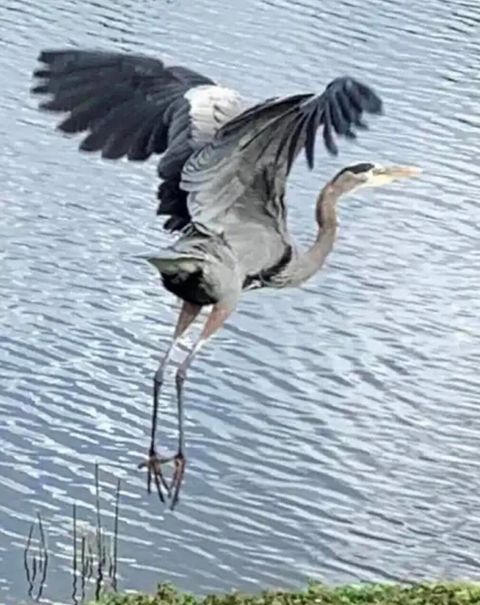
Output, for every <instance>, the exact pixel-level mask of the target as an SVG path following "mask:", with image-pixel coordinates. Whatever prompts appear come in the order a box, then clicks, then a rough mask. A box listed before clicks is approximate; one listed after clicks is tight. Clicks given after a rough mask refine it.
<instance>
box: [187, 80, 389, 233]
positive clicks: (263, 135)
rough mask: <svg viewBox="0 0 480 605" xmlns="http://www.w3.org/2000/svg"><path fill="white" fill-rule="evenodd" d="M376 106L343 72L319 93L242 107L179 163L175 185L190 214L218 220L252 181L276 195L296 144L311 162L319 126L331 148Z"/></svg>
mask: <svg viewBox="0 0 480 605" xmlns="http://www.w3.org/2000/svg"><path fill="white" fill-rule="evenodd" d="M381 111H382V102H381V99H380V98H379V97H378V96H377V94H376V93H375V92H374V91H373V90H372V89H371V88H369V87H368V86H366V85H365V84H363V83H361V82H358V81H357V80H354V79H353V78H348V77H343V78H337V79H335V80H333V81H332V82H331V83H330V84H329V85H328V86H327V87H326V89H325V90H324V92H323V93H322V94H321V95H314V94H302V95H294V96H290V97H287V98H284V99H272V100H268V101H266V102H264V103H261V104H259V105H256V106H255V107H252V108H251V109H248V110H246V111H245V112H243V113H241V114H240V115H239V116H237V117H235V118H233V119H232V120H230V121H229V122H227V123H226V124H225V125H224V126H222V128H220V129H219V131H218V132H217V134H216V136H215V138H214V140H213V141H212V142H211V143H209V144H207V145H205V146H204V147H202V148H201V149H199V150H198V151H197V152H195V153H194V154H192V155H191V156H190V158H189V159H188V161H187V162H186V163H185V166H184V169H183V174H182V181H181V186H182V188H183V189H185V190H186V191H188V192H189V198H188V206H189V210H190V214H191V216H192V219H194V220H198V222H201V223H204V224H209V223H214V222H215V221H217V222H221V221H222V217H223V216H224V215H225V213H227V212H231V211H238V210H240V208H241V207H242V206H244V205H245V204H246V203H248V200H249V198H250V196H251V195H252V194H253V191H252V186H253V185H254V184H255V187H256V190H255V193H256V194H257V195H258V194H259V193H260V194H261V195H260V197H262V198H265V195H263V193H264V192H259V190H258V187H260V186H261V187H263V188H264V190H265V192H266V191H267V190H268V191H269V192H274V193H275V194H276V195H277V196H282V195H283V192H284V190H285V185H286V179H287V177H288V174H289V172H290V169H291V167H292V164H293V162H294V161H295V159H296V157H297V156H298V154H299V153H300V151H301V149H302V148H303V149H305V153H306V157H307V162H308V165H309V167H310V168H312V167H313V165H314V145H315V136H316V133H317V130H318V129H319V128H321V129H322V130H323V140H324V144H325V147H326V148H327V150H328V151H329V152H330V153H332V154H337V152H338V148H337V144H336V142H335V134H336V135H341V136H345V137H347V138H355V137H356V134H355V130H356V129H358V128H362V129H364V128H366V124H365V123H364V122H363V121H362V116H363V114H364V113H372V114H378V113H381ZM260 175H263V176H264V178H259V176H260Z"/></svg>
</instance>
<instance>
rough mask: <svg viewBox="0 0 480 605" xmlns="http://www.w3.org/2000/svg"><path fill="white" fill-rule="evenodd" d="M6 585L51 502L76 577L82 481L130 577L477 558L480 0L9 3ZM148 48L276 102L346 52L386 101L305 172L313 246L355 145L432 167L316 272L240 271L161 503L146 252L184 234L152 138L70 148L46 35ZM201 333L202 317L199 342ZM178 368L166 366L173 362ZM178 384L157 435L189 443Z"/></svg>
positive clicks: (0, 219)
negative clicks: (145, 156)
mask: <svg viewBox="0 0 480 605" xmlns="http://www.w3.org/2000/svg"><path fill="white" fill-rule="evenodd" d="M0 22H1V23H2V25H3V26H2V35H1V36H0V52H1V56H2V61H1V62H0V82H1V83H2V88H1V92H0V149H1V151H2V159H1V163H0V175H1V177H2V178H1V181H2V188H1V193H0V201H1V209H2V212H1V215H0V259H1V271H0V293H1V295H0V345H1V346H0V418H1V422H0V481H1V483H2V489H1V490H0V602H1V603H7V604H8V603H18V602H19V601H20V600H22V599H26V598H27V596H26V585H25V578H24V571H23V562H22V556H23V555H22V553H23V544H24V541H25V536H26V534H27V532H28V527H29V524H30V522H31V520H32V519H33V517H34V514H35V511H36V510H40V511H41V513H42V516H43V518H44V523H45V525H46V527H47V529H48V533H49V550H50V553H51V557H50V567H49V574H48V585H47V587H46V588H45V591H44V596H45V598H46V599H47V600H52V601H56V602H69V599H70V597H69V595H70V593H71V577H70V565H71V564H70V552H71V551H70V548H71V506H72V503H73V502H77V504H78V516H79V518H81V519H83V520H85V521H88V522H90V523H91V522H93V520H94V497H93V478H92V477H93V464H94V462H95V461H98V462H99V463H100V464H101V467H102V474H101V485H102V489H103V490H104V496H103V497H102V505H103V506H104V508H105V510H106V513H108V517H107V519H106V522H107V523H111V515H112V512H113V488H114V485H115V482H116V479H117V477H121V478H122V481H123V496H122V519H121V526H120V533H121V539H120V545H119V548H120V561H119V570H120V575H121V577H120V580H119V584H120V586H121V587H122V588H130V589H146V590H149V589H153V587H154V586H155V584H156V582H157V581H159V580H161V579H168V580H171V581H174V582H175V583H176V584H177V585H179V586H180V587H182V588H184V589H188V590H192V591H195V592H198V593H202V592H205V591H209V590H224V589H230V588H231V587H235V588H238V589H244V590H255V589H259V588H264V587H289V588H292V587H298V586H301V585H303V584H304V583H305V582H306V580H307V579H308V578H310V577H315V578H316V579H321V580H324V581H328V582H344V581H354V580H382V579H395V580H399V579H400V580H401V579H405V578H409V579H421V578H432V577H442V578H444V577H452V578H453V577H457V578H458V577H469V578H473V579H478V568H479V567H478V566H479V548H478V540H477V536H478V535H479V529H480V517H479V514H478V494H479V490H480V479H479V477H480V472H479V470H480V469H479V456H478V451H479V450H478V434H479V429H480V413H479V412H478V409H477V406H478V403H479V392H480V378H479V373H478V368H479V364H480V340H479V336H480V319H479V317H480V302H479V301H480V299H479V296H478V284H479V269H480V252H479V250H480V246H479V244H480V227H479V225H480V206H479V204H478V201H477V200H478V182H479V177H480V167H479V162H478V158H479V154H480V142H479V141H480V137H479V126H480V119H479V115H480V113H479V112H480V92H479V91H480V87H479V84H480V76H479V73H480V70H479V68H480V59H479V57H480V38H479V36H478V31H479V27H480V7H479V5H478V2H477V1H476V0H470V1H463V2H461V1H460V0H457V1H449V2H447V1H445V0H428V1H426V2H424V1H422V2H420V0H415V1H413V2H410V3H405V2H403V1H402V0H389V1H386V0H372V1H371V2H368V3H365V2H361V1H360V0H349V1H344V0H343V1H342V0H322V2H318V0H300V1H298V0H297V1H295V2H293V1H292V0H288V1H287V0H247V1H244V0H242V1H241V2H240V0H235V1H232V2H229V3H221V2H218V1H216V0H196V1H195V2H190V1H188V0H176V1H174V2H170V3H168V2H163V1H162V0H155V1H153V0H143V1H142V2H132V1H129V0H117V1H116V2H115V3H112V2H109V1H107V0H98V1H95V2H94V1H93V0H84V2H82V3H79V2H74V1H72V0H49V2H48V3H44V2H39V1H37V0H35V1H24V0H22V1H21V2H20V1H19V0H18V1H17V0H7V2H6V3H5V2H3V3H2V5H1V6H0ZM64 46H74V47H94V48H98V47H101V48H109V49H117V50H123V51H132V52H133V51H137V52H146V53H149V54H152V55H153V56H159V57H162V58H164V59H166V60H167V61H169V62H173V61H174V62H178V63H182V64H186V65H189V66H191V67H193V68H196V69H198V70H200V71H202V72H203V73H205V74H208V75H209V76H211V77H214V78H217V79H218V80H219V81H221V82H223V83H225V84H228V85H230V86H233V87H236V88H238V89H239V90H241V91H242V92H243V93H244V94H250V95H251V96H252V98H253V99H254V100H258V99H261V98H264V97H267V96H271V95H272V94H274V93H278V94H286V93H291V92H296V91H311V90H321V89H322V87H323V86H324V85H325V83H326V82H327V81H328V80H329V79H330V78H332V77H335V76H337V75H343V74H346V73H348V74H351V75H353V76H356V77H360V78H362V79H364V80H366V81H368V82H369V83H370V84H372V85H373V86H374V87H375V88H377V89H378V91H379V92H380V93H381V94H382V96H383V98H384V101H385V108H386V115H385V117H383V118H382V119H378V120H371V122H370V123H371V130H370V131H369V132H367V133H362V136H361V137H360V138H359V140H358V142H357V143H355V144H350V143H348V142H347V143H345V142H342V143H343V144H342V145H341V154H340V156H339V157H338V158H330V157H326V154H325V153H324V152H323V151H320V146H319V151H320V153H319V154H318V158H320V157H322V156H323V159H322V161H318V162H317V167H316V169H315V170H314V171H313V172H308V171H307V170H306V168H305V166H304V165H303V163H299V164H298V166H297V167H296V169H295V171H294V174H293V175H292V178H291V186H290V191H289V197H290V204H289V208H290V224H291V228H292V231H294V233H295V234H296V235H297V237H298V239H299V241H300V242H302V243H308V242H309V241H310V239H311V237H312V234H313V232H314V225H313V219H312V209H313V202H314V198H315V195H316V193H317V191H318V189H319V188H320V187H321V185H322V184H323V183H324V181H325V180H326V179H327V178H329V177H330V176H331V175H332V174H333V173H334V172H335V171H336V170H338V169H339V168H340V166H341V165H343V164H346V163H348V162H352V161H362V160H374V161H380V162H382V161H383V162H388V161H391V162H404V163H412V164H417V165H420V166H422V168H423V169H424V176H423V177H422V178H421V179H418V180H417V181H415V182H413V181H412V182H410V183H405V184H398V185H394V186H391V187H390V188H385V189H383V190H377V191H370V192H369V191H364V192H362V193H361V195H357V196H354V197H351V198H347V199H346V200H345V201H344V202H342V204H341V230H340V234H339V239H338V242H337V245H336V248H335V250H334V252H333V253H332V255H331V257H330V259H329V262H328V263H327V266H326V267H325V269H324V270H323V271H322V273H321V274H319V275H318V276H316V277H315V278H314V279H312V281H311V282H309V283H308V284H307V285H306V286H305V287H303V288H301V289H299V290H292V291H288V292H284V293H277V292H262V293H257V294H256V293H252V294H250V295H248V296H246V297H245V298H244V300H243V302H242V304H241V305H240V308H239V309H238V312H237V313H236V314H235V316H234V317H232V318H231V320H230V321H229V322H228V325H227V326H226V328H225V329H224V330H223V331H222V332H221V333H220V334H219V335H218V337H217V338H216V339H215V341H214V342H212V343H211V344H210V345H209V346H208V347H206V348H205V349H204V350H203V351H202V353H201V355H200V356H199V358H198V359H197V361H196V363H195V365H194V366H193V368H192V371H191V375H190V379H189V383H188V387H187V391H186V401H187V403H186V406H187V410H186V413H187V431H188V454H189V457H190V466H189V469H188V476H187V481H186V484H185V488H184V491H183V497H182V501H181V505H180V506H179V508H178V509H177V511H176V512H175V513H174V514H171V513H168V512H166V511H165V510H164V509H163V508H162V507H161V506H160V505H159V503H158V501H157V500H156V499H155V498H154V497H150V498H149V497H148V496H147V494H146V490H145V477H144V476H143V475H142V474H141V473H140V472H139V471H137V470H136V465H137V463H138V462H139V461H140V460H141V459H142V458H143V456H144V454H145V451H146V447H147V444H148V431H149V423H150V406H151V401H150V384H151V377H152V373H153V371H154V370H155V368H156V364H157V362H158V359H159V358H160V356H161V354H162V352H163V351H164V350H165V347H166V343H167V341H168V338H169V336H170V334H171V331H172V323H173V322H174V321H175V314H176V312H177V304H176V302H175V301H174V300H173V298H172V297H171V296H170V294H168V293H166V292H165V291H163V290H162V289H161V288H160V287H159V283H158V280H157V276H156V275H155V273H154V272H153V271H152V269H151V268H149V267H148V266H146V265H144V264H143V263H141V262H139V261H138V260H136V259H135V258H134V256H135V254H137V253H139V252H144V251H145V250H147V249H148V250H152V249H155V248H156V247H158V246H161V245H162V244H164V243H165V242H166V241H167V236H165V235H164V234H163V233H162V232H161V229H160V226H159V223H158V222H156V221H155V216H154V209H155V201H154V191H155V188H156V186H157V183H156V180H155V162H154V161H153V162H148V163H146V164H143V165H138V164H134V165H131V164H127V163H126V162H116V163H114V162H108V161H102V160H100V159H99V158H98V157H96V156H95V157H94V156H91V155H90V156H87V155H82V154H80V153H79V152H78V151H77V143H78V140H77V139H76V140H74V141H72V140H70V139H69V138H68V137H64V136H62V135H60V134H59V133H56V132H55V131H54V124H55V119H54V118H53V117H52V116H51V115H48V114H43V113H41V112H39V111H37V109H36V103H35V101H34V100H32V99H31V97H30V95H29V87H30V74H31V71H32V69H33V68H34V66H35V59H36V55H37V53H38V51H39V50H40V49H42V48H45V47H64ZM188 342H191V340H190V341H188ZM170 376H171V375H170ZM173 391H174V390H173V384H172V382H170V384H169V385H168V389H167V391H166V392H165V395H164V398H163V406H164V407H163V410H162V424H163V429H162V434H163V436H164V445H165V446H171V447H173V446H174V444H175V441H174V439H175V417H174V410H175V403H174V392H173Z"/></svg>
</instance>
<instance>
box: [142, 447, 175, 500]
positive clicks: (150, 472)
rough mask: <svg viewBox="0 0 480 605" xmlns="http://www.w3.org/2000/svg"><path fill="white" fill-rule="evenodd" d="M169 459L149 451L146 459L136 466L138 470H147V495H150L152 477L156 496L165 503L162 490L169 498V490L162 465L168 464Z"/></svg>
mask: <svg viewBox="0 0 480 605" xmlns="http://www.w3.org/2000/svg"><path fill="white" fill-rule="evenodd" d="M170 460H171V458H165V457H160V456H158V455H157V453H156V452H155V450H150V452H149V454H148V458H147V459H146V460H144V461H143V462H141V463H140V464H139V465H138V468H145V467H146V468H147V491H148V493H149V494H151V493H152V477H153V479H154V481H155V486H156V488H157V494H158V497H159V498H160V500H161V501H162V502H163V503H165V496H164V495H163V491H162V486H163V489H164V490H165V491H166V492H167V497H168V498H170V495H171V488H170V486H169V485H168V483H167V481H166V479H165V477H164V476H163V472H162V464H165V463H166V462H169V461H170Z"/></svg>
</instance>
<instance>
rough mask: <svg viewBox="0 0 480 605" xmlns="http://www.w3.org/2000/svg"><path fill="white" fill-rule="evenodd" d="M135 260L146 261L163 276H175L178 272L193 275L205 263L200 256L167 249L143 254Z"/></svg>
mask: <svg viewBox="0 0 480 605" xmlns="http://www.w3.org/2000/svg"><path fill="white" fill-rule="evenodd" d="M137 258H142V259H143V260H146V261H148V262H149V263H150V264H152V265H153V266H154V267H156V269H158V271H159V273H164V274H165V275H175V274H176V273H178V272H179V271H184V272H185V273H195V272H196V271H198V270H199V269H200V268H201V266H202V265H203V263H204V262H205V258H204V257H203V256H202V255H200V254H187V253H184V254H182V253H181V252H177V251H175V250H171V249H168V248H165V249H163V250H160V251H159V252H157V253H155V254H145V255H141V256H139V257H137Z"/></svg>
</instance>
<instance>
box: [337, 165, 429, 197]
mask: <svg viewBox="0 0 480 605" xmlns="http://www.w3.org/2000/svg"><path fill="white" fill-rule="evenodd" d="M420 172H421V170H420V169H419V168H416V167H414V166H381V165H380V164H373V163H371V162H362V163H360V164H353V165H351V166H347V167H345V168H343V169H342V170H340V172H338V173H337V174H336V175H335V177H334V178H333V179H332V180H331V181H330V183H329V186H330V187H331V188H332V189H333V190H334V191H335V192H336V193H337V194H338V195H343V194H345V193H349V192H352V191H356V190H357V189H360V188H362V187H380V186H381V185H387V184H388V183H392V182H394V181H399V180H402V179H408V178H412V177H414V176H418V175H419V174H420Z"/></svg>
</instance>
